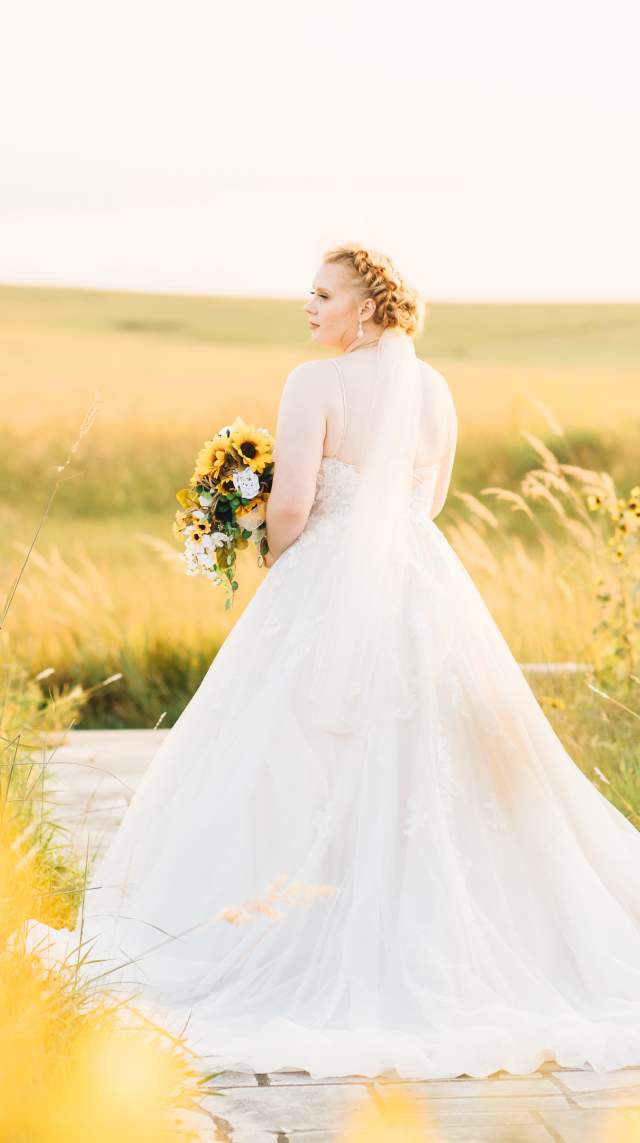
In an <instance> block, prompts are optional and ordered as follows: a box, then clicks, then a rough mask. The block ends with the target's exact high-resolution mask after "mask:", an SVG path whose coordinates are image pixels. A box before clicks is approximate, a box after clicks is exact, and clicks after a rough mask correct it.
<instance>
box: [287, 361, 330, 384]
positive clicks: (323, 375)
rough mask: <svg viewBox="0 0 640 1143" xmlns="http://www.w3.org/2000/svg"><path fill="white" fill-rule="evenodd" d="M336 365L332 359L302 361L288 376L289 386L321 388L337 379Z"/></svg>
mask: <svg viewBox="0 0 640 1143" xmlns="http://www.w3.org/2000/svg"><path fill="white" fill-rule="evenodd" d="M335 375H336V374H335V365H334V363H333V360H332V358H330V357H326V358H324V357H319V358H315V359H313V360H312V361H301V362H300V364H299V365H294V367H293V369H292V370H291V372H290V373H289V374H288V376H287V382H286V383H287V385H290V384H291V385H295V386H298V385H310V386H313V387H314V388H321V387H322V386H323V385H325V384H326V383H327V382H330V381H332V380H334V378H335Z"/></svg>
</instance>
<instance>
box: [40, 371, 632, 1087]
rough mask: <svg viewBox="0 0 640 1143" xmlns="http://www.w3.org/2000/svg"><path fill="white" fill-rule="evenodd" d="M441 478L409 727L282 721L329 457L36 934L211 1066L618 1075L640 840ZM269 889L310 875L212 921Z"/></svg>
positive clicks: (317, 585) (414, 613) (344, 489)
mask: <svg viewBox="0 0 640 1143" xmlns="http://www.w3.org/2000/svg"><path fill="white" fill-rule="evenodd" d="M353 356H354V357H355V356H356V355H355V354H354V355H353ZM364 361H365V358H363V359H362V363H360V364H359V365H358V366H357V367H356V365H355V364H351V365H350V366H349V367H350V368H351V369H352V371H353V373H354V375H355V371H356V368H358V369H361V368H363V364H364ZM338 372H340V370H338ZM354 391H355V390H354ZM347 403H348V402H347V401H345V411H346V404H347ZM344 439H345V438H344V436H343V440H344ZM344 455H348V453H345V452H344V451H343V452H342V456H344ZM451 461H452V458H451V457H450V458H449V463H451ZM438 470H439V465H438V464H435V463H432V464H428V465H425V466H423V471H422V472H419V473H417V474H416V476H417V477H421V480H420V482H419V483H416V486H415V487H414V489H413V492H412V498H413V499H412V521H413V527H414V529H415V531H414V537H415V542H416V545H417V548H416V550H417V551H418V553H419V558H418V559H417V561H416V562H415V564H414V566H413V568H412V573H411V574H412V577H413V578H412V581H411V584H410V590H409V591H408V592H407V595H406V601H405V605H404V611H403V616H402V638H403V641H404V648H405V652H406V656H407V661H408V662H409V663H410V664H411V666H412V672H413V675H412V677H413V679H414V688H413V706H412V710H411V712H410V713H409V715H408V717H406V718H403V719H402V720H397V719H395V718H393V717H391V715H390V713H389V711H387V710H385V709H384V707H383V708H382V709H378V710H376V711H375V712H372V720H371V725H370V727H369V728H368V730H367V731H366V732H364V733H359V734H355V735H336V736H334V737H331V736H327V737H325V738H324V739H322V738H316V739H309V738H308V737H305V735H304V734H303V733H302V732H301V730H300V728H299V726H298V724H297V722H296V719H295V716H294V713H293V710H292V706H291V702H290V695H291V688H292V685H293V682H294V680H296V678H297V673H298V670H299V664H300V661H301V656H302V655H303V653H304V650H305V647H307V646H308V645H309V641H310V640H313V638H314V632H315V631H316V630H317V628H318V625H319V624H321V623H322V622H323V604H324V601H325V600H326V585H327V575H326V569H327V568H328V567H329V566H330V562H331V553H332V548H333V546H334V543H335V538H336V535H337V531H338V530H339V529H340V527H341V520H342V519H343V516H344V513H345V510H346V506H347V505H348V503H349V498H350V497H351V495H352V494H353V491H354V488H355V485H356V482H357V481H358V476H359V473H358V469H357V467H356V466H355V465H354V464H350V463H346V462H345V461H344V460H343V459H340V458H338V457H337V456H329V455H325V456H323V458H322V461H321V463H320V468H319V471H318V473H317V487H316V492H315V499H314V502H313V506H312V509H311V512H310V515H309V519H308V522H307V524H306V526H305V528H304V530H303V531H302V533H301V534H300V536H299V537H298V539H297V540H295V541H294V543H292V544H291V545H290V546H289V547H288V548H287V549H286V550H285V551H284V553H283V554H282V555H281V557H280V558H279V559H278V560H277V561H276V563H275V564H274V566H273V567H272V568H271V569H270V570H269V572H268V573H267V574H266V575H265V578H264V580H263V582H262V583H261V584H260V586H259V588H258V590H257V591H256V593H255V595H254V597H253V598H252V599H251V601H250V603H249V604H248V605H247V607H246V609H245V610H244V612H243V614H242V615H241V616H240V618H239V619H238V620H237V622H236V624H235V626H234V627H233V629H232V630H231V632H230V634H229V635H228V637H227V639H226V641H225V642H224V644H223V646H222V647H221V649H220V651H219V653H218V654H217V656H216V658H215V659H214V661H213V662H212V664H211V666H210V668H209V670H208V671H207V673H206V675H205V677H204V678H203V680H202V682H201V684H200V686H199V688H198V689H197V691H196V692H195V694H194V695H193V698H192V699H191V701H190V702H189V704H188V705H187V707H186V708H185V709H184V711H183V712H182V714H181V716H180V717H179V718H178V720H177V722H176V723H175V724H174V726H173V728H172V729H171V731H170V733H169V734H168V735H167V737H166V739H165V740H164V742H163V744H162V745H161V747H160V749H159V750H158V751H157V753H156V755H155V757H154V758H153V760H152V763H151V764H150V766H149V768H148V770H147V772H146V774H145V775H144V777H143V779H142V781H141V783H140V786H139V787H138V790H137V791H136V794H135V795H134V797H133V800H132V802H131V804H130V806H129V809H128V811H127V813H126V815H125V817H124V821H123V823H122V825H121V827H120V829H119V831H118V833H117V834H116V836H115V838H114V839H113V841H112V843H111V846H110V848H109V849H108V850H107V851H106V853H105V855H104V857H103V858H102V860H101V862H100V863H99V864H98V866H97V868H96V871H95V873H94V876H93V881H92V885H91V887H90V888H89V890H88V891H87V894H86V901H85V911H84V917H83V921H82V933H81V934H80V929H79V928H78V929H76V931H75V932H74V933H69V932H68V931H66V930H63V931H61V932H59V933H56V931H55V930H50V929H47V928H46V926H43V925H39V924H34V925H33V926H32V930H31V940H32V943H33V944H38V942H40V948H41V950H43V949H44V948H46V946H47V941H48V942H49V944H48V947H49V953H50V955H58V956H61V955H62V954H63V951H68V950H70V949H72V948H75V947H77V944H78V940H79V937H80V935H82V939H83V940H84V941H86V942H87V944H86V945H85V946H84V950H83V951H85V952H86V953H87V954H88V956H89V957H90V958H91V961H92V963H90V964H89V965H87V966H86V968H85V971H87V972H88V973H89V974H90V975H93V976H95V977H96V978H99V979H100V980H101V981H102V982H103V983H104V984H106V985H108V986H109V987H110V988H112V989H115V990H116V991H118V992H126V993H127V994H131V995H136V996H137V997H138V999H139V1003H140V1006H141V1007H144V1006H146V1007H148V1008H149V1009H150V1010H152V1011H153V1012H154V1014H156V1015H158V1016H162V1017H163V1019H164V1022H165V1024H168V1025H169V1027H174V1028H176V1029H180V1028H183V1027H184V1026H185V1025H186V1032H187V1038H188V1039H189V1042H190V1043H192V1044H193V1046H194V1047H195V1048H196V1049H197V1050H199V1051H200V1052H202V1053H203V1055H206V1057H207V1059H206V1063H207V1066H208V1067H210V1068H211V1069H213V1068H220V1069H224V1068H227V1069H240V1070H244V1069H251V1070H255V1071H257V1072H268V1071H273V1070H277V1069H280V1068H287V1067H290V1068H301V1069H305V1070H307V1071H309V1072H311V1073H312V1075H315V1076H336V1075H344V1074H361V1075H375V1074H377V1073H381V1072H384V1071H389V1070H391V1069H396V1071H397V1072H398V1073H399V1074H400V1075H403V1076H406V1077H416V1076H419V1077H449V1076H457V1075H463V1074H468V1075H470V1076H486V1075H489V1074H491V1073H492V1072H494V1071H497V1070H499V1069H506V1070H507V1071H509V1072H513V1073H517V1074H522V1073H527V1072H530V1071H533V1070H535V1069H536V1068H537V1067H538V1066H539V1065H540V1064H541V1062H543V1061H544V1060H545V1059H555V1060H556V1061H557V1062H558V1063H559V1064H561V1065H566V1066H572V1067H590V1068H594V1069H596V1070H599V1071H604V1070H609V1069H616V1068H619V1067H623V1066H625V1065H629V1064H635V1065H640V833H639V832H638V831H637V830H636V829H635V828H634V827H633V826H632V825H631V824H630V822H629V821H628V820H627V819H626V818H625V817H624V816H623V815H622V814H621V813H620V812H619V811H618V810H617V809H615V808H614V806H613V805H611V804H610V802H609V801H608V800H607V799H606V798H605V797H603V796H602V795H601V794H600V792H599V791H598V790H597V789H596V788H595V787H594V786H593V784H592V783H591V782H590V781H589V780H588V778H587V777H586V776H585V775H584V774H583V773H582V771H581V770H580V769H579V768H578V767H577V765H576V764H575V763H574V762H573V761H572V759H571V758H570V757H569V756H568V754H567V753H566V751H565V750H564V748H563V746H562V744H561V742H560V740H559V739H558V737H557V735H556V734H555V732H554V730H553V729H552V727H551V725H550V723H549V722H548V720H547V719H546V717H545V716H544V714H543V712H542V710H541V708H540V706H539V704H538V702H537V701H536V699H535V697H534V695H533V693H532V691H531V689H530V688H529V686H528V684H527V682H526V680H525V678H524V676H523V673H522V671H521V669H520V667H519V666H518V664H517V662H516V661H515V659H514V658H513V656H512V654H511V652H510V650H509V647H508V645H507V643H506V642H505V640H504V638H503V637H502V635H501V633H500V631H499V629H498V628H497V626H496V624H495V622H494V621H493V619H492V617H491V615H490V613H489V611H488V609H487V607H486V605H485V603H484V601H483V599H482V597H481V595H480V594H479V592H478V590H477V588H476V587H475V585H474V583H473V581H472V579H471V578H470V576H469V575H468V573H467V572H466V570H465V569H464V567H463V565H462V563H461V562H460V560H459V558H458V557H457V556H456V554H455V552H454V551H453V549H452V547H451V546H450V544H449V543H448V541H447V539H446V538H445V536H444V535H443V533H442V531H441V530H440V529H439V528H438V526H437V525H436V523H435V522H434V520H433V519H432V518H431V514H430V513H431V509H432V507H433V495H434V486H435V482H436V480H437V475H438ZM449 471H450V469H449ZM352 634H353V638H354V639H357V638H358V632H357V631H355V630H354V631H353V633H352ZM281 879H284V881H282V880H281ZM273 882H278V883H279V884H280V885H281V886H286V885H290V884H291V883H298V884H300V883H302V884H304V885H315V886H330V887H333V888H332V891H331V892H330V893H326V894H325V895H323V894H322V893H319V894H318V895H317V896H312V897H311V899H310V900H308V901H307V902H306V903H304V904H302V903H300V902H298V903H296V902H295V901H294V902H291V901H289V902H288V903H283V904H281V905H280V906H279V911H280V916H279V917H272V916H268V915H265V914H260V913H259V912H258V913H254V914H253V919H252V920H251V921H249V923H246V924H233V923H230V922H229V921H227V920H224V919H221V917H220V915H221V913H222V911H223V910H224V909H225V908H228V907H237V908H241V907H242V906H245V905H247V903H251V901H252V899H255V898H260V897H262V896H265V895H268V891H269V886H270V885H271V884H272V883H273ZM110 957H113V958H115V959H114V960H109V959H108V958H110ZM96 958H107V959H105V960H104V961H103V962H102V963H98V962H97V959H96ZM119 966H120V967H119ZM105 972H106V973H108V974H107V975H104V976H99V974H101V973H105Z"/></svg>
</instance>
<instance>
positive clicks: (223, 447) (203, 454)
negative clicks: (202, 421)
mask: <svg viewBox="0 0 640 1143" xmlns="http://www.w3.org/2000/svg"><path fill="white" fill-rule="evenodd" d="M228 450H229V442H228V440H227V438H226V437H223V436H221V435H220V433H216V435H215V437H213V439H212V440H210V441H205V442H204V444H203V446H202V448H201V449H200V452H199V453H198V455H197V457H196V467H195V472H194V474H193V475H194V477H195V479H196V481H197V479H198V477H202V476H211V477H213V479H214V480H215V479H216V478H217V476H218V473H219V472H220V469H221V468H222V466H223V464H224V462H225V460H226V459H227V455H228Z"/></svg>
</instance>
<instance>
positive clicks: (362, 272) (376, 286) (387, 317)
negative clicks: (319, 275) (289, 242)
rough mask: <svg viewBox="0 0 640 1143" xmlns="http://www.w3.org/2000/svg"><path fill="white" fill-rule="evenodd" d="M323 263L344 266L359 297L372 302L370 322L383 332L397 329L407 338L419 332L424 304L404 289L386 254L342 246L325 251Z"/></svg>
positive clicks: (350, 244) (355, 244) (409, 289)
mask: <svg viewBox="0 0 640 1143" xmlns="http://www.w3.org/2000/svg"><path fill="white" fill-rule="evenodd" d="M322 261H323V262H324V263H334V264H337V265H340V266H344V267H345V268H346V270H347V272H348V274H349V276H350V278H351V279H352V281H353V283H354V285H356V286H358V287H359V288H360V292H361V295H362V297H363V298H372V299H373V301H374V302H375V307H376V308H375V310H374V313H373V320H374V322H375V323H376V324H377V325H381V326H382V327H383V329H384V328H385V327H386V326H398V327H399V328H400V329H403V330H404V331H405V333H407V334H409V336H410V337H413V336H414V335H415V334H416V333H421V332H422V328H423V325H424V318H425V304H424V301H423V300H422V298H421V297H420V295H419V294H418V291H417V290H414V289H413V288H412V287H411V286H408V285H407V283H406V282H405V281H404V279H403V278H402V275H401V274H400V273H399V271H398V270H397V269H396V267H395V266H394V264H393V262H392V261H391V259H390V258H387V256H386V255H385V254H381V253H380V251H378V250H371V249H369V248H367V247H366V246H362V245H361V244H360V243H359V242H345V243H343V245H342V246H336V247H334V248H333V249H332V250H327V251H326V253H325V254H324V255H323V258H322Z"/></svg>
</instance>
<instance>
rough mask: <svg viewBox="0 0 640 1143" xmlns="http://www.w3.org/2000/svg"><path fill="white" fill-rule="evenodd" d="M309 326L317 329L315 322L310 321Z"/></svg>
mask: <svg viewBox="0 0 640 1143" xmlns="http://www.w3.org/2000/svg"><path fill="white" fill-rule="evenodd" d="M309 325H310V326H311V328H312V329H317V328H318V322H317V321H310V322H309Z"/></svg>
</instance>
